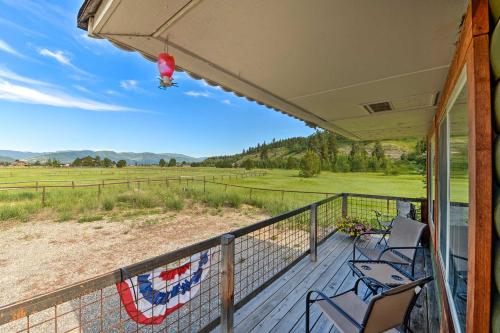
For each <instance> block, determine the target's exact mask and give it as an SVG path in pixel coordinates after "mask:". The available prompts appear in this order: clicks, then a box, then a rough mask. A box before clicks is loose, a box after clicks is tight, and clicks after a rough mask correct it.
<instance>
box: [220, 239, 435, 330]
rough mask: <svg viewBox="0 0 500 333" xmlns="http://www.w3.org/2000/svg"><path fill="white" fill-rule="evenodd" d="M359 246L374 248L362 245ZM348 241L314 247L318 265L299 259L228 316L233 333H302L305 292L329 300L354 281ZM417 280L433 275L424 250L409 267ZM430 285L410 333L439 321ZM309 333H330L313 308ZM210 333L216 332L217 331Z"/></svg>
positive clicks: (413, 317) (415, 311)
mask: <svg viewBox="0 0 500 333" xmlns="http://www.w3.org/2000/svg"><path fill="white" fill-rule="evenodd" d="M363 246H375V244H374V243H373V242H365V244H363ZM352 248H353V238H352V237H348V236H346V235H345V234H342V233H335V234H333V235H332V236H331V237H329V238H328V239H326V241H325V242H323V243H322V244H321V245H320V246H319V247H318V253H317V255H318V260H317V261H316V262H312V261H311V260H310V258H309V257H305V258H303V259H302V260H300V261H299V262H298V263H297V264H295V265H294V266H293V267H291V268H290V269H289V270H288V271H287V272H286V273H284V274H283V275H282V276H281V277H280V278H279V279H277V280H276V281H275V282H273V283H272V284H271V285H269V286H268V287H267V288H265V289H264V290H262V291H261V292H260V293H259V294H257V295H256V296H255V298H253V299H252V300H250V301H249V302H248V303H246V304H245V305H243V306H242V307H241V308H240V309H238V310H237V311H236V312H235V314H234V330H235V332H301V333H302V332H304V331H305V297H306V293H307V292H308V291H309V290H313V289H315V290H320V291H323V292H324V293H325V294H327V295H335V294H337V293H340V292H342V291H344V290H346V289H350V288H352V287H353V285H354V282H355V281H356V278H357V277H355V276H353V274H352V272H351V270H350V268H349V266H348V264H347V261H348V260H350V259H352ZM415 271H416V272H417V274H416V275H417V277H422V276H424V275H425V276H428V275H433V269H432V262H431V258H430V252H429V250H428V249H425V250H422V251H421V253H420V254H419V255H418V257H417V264H416V267H415ZM435 293H436V290H435V284H434V283H429V284H427V285H426V287H425V288H424V291H423V292H422V294H421V295H420V298H419V300H418V306H417V307H415V308H414V309H413V312H412V314H411V324H410V328H411V330H412V331H413V332H425V333H427V332H438V331H439V317H438V312H439V308H438V304H437V298H436V294H435ZM311 327H312V332H318V333H328V332H336V330H335V327H334V326H333V325H332V323H331V322H330V321H329V320H328V319H327V318H326V317H325V315H324V314H322V313H320V312H319V311H318V309H317V308H315V307H313V310H312V316H311ZM213 332H220V328H219V327H217V328H216V329H214V330H213Z"/></svg>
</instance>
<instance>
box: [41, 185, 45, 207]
mask: <svg viewBox="0 0 500 333" xmlns="http://www.w3.org/2000/svg"><path fill="white" fill-rule="evenodd" d="M42 207H45V186H44V187H42Z"/></svg>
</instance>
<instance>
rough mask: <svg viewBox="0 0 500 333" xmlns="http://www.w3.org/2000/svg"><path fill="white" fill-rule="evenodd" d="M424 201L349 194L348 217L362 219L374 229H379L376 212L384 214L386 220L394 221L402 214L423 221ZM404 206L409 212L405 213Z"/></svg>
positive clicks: (383, 217)
mask: <svg viewBox="0 0 500 333" xmlns="http://www.w3.org/2000/svg"><path fill="white" fill-rule="evenodd" d="M422 200H423V199H415V198H398V197H383V196H370V195H362V194H349V195H348V196H347V216H350V217H356V218H358V219H361V220H362V221H364V222H367V223H368V224H369V225H371V226H373V227H374V228H376V227H377V216H376V212H379V213H380V214H382V217H381V218H382V219H384V220H392V219H393V218H394V217H396V216H397V215H398V214H400V215H405V216H407V217H409V218H412V219H415V220H417V221H422ZM402 206H407V210H405V211H404V212H403V210H402V209H401V207H402Z"/></svg>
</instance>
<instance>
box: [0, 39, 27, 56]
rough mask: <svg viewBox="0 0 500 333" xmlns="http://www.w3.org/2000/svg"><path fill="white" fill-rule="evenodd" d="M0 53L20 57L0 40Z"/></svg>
mask: <svg viewBox="0 0 500 333" xmlns="http://www.w3.org/2000/svg"><path fill="white" fill-rule="evenodd" d="M0 51H3V52H7V53H10V54H12V55H15V56H16V57H22V54H20V53H19V52H17V51H16V50H15V49H14V48H13V47H12V46H10V45H9V44H7V42H5V41H4V40H1V39H0Z"/></svg>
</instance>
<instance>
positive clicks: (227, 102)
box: [222, 99, 231, 105]
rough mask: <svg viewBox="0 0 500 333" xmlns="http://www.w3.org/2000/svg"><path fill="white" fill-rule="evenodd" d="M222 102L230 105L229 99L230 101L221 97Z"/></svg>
mask: <svg viewBox="0 0 500 333" xmlns="http://www.w3.org/2000/svg"><path fill="white" fill-rule="evenodd" d="M222 103H223V104H226V105H231V101H230V100H228V99H223V100H222Z"/></svg>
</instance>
